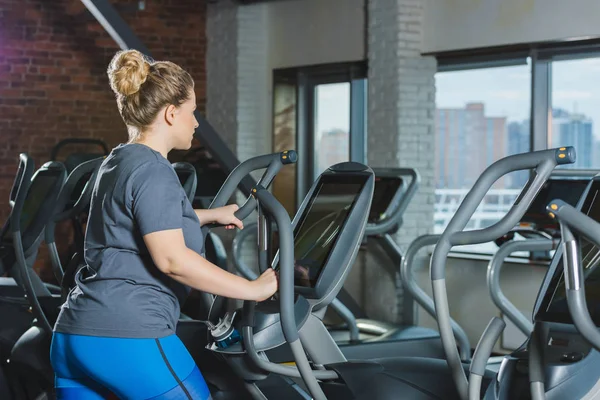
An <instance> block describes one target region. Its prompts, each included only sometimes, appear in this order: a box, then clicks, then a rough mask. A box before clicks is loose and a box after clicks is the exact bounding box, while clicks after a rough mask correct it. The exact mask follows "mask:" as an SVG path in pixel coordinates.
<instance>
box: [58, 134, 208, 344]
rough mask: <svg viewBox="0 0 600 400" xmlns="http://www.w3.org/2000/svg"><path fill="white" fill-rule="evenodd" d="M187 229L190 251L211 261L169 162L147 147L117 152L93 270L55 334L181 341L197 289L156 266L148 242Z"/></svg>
mask: <svg viewBox="0 0 600 400" xmlns="http://www.w3.org/2000/svg"><path fill="white" fill-rule="evenodd" d="M179 228H181V229H182V230H183V234H184V238H185V244H186V245H187V247H188V248H190V249H192V250H194V251H195V252H197V253H198V254H201V255H203V247H204V240H203V237H202V231H201V229H200V222H199V221H198V217H197V216H196V214H195V212H194V210H193V208H192V206H191V204H190V202H189V201H188V199H187V196H186V194H185V191H184V190H183V187H182V186H181V184H180V182H179V179H178V177H177V174H176V173H175V171H174V169H173V167H172V166H171V164H170V163H169V161H168V160H167V159H165V158H164V157H163V156H162V155H161V154H160V153H158V152H156V151H154V150H152V149H151V148H150V147H148V146H145V145H142V144H125V145H119V146H118V147H116V148H115V149H113V151H112V152H111V154H110V155H109V156H108V157H107V158H106V160H104V162H103V163H102V166H101V167H100V171H99V173H98V177H97V179H96V182H95V185H94V191H93V194H92V200H91V205H90V214H89V218H88V223H87V230H86V235H85V253H84V255H85V262H86V266H85V267H84V268H82V269H81V270H80V271H79V272H78V273H77V275H76V277H75V281H76V283H77V286H76V287H75V288H74V289H73V290H71V292H70V293H69V296H68V298H67V301H66V302H65V303H64V304H63V306H62V308H61V311H60V315H59V317H58V320H57V322H56V325H55V330H56V331H57V332H63V333H71V334H78V335H92V336H108V337H121V338H159V337H164V336H167V335H170V334H173V333H174V332H175V328H176V325H177V320H178V319H179V313H180V304H183V302H184V300H185V298H186V296H187V294H188V293H189V288H188V287H186V286H185V285H183V284H181V283H179V282H177V281H175V280H174V279H172V278H170V277H168V276H167V275H166V274H164V273H162V272H161V271H160V270H159V269H158V268H157V267H156V266H155V265H154V263H153V261H152V258H151V257H150V254H149V252H148V248H147V247H146V245H145V244H144V240H143V236H144V235H146V234H148V233H152V232H157V231H162V230H167V229H179Z"/></svg>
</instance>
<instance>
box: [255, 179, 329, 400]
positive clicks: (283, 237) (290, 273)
mask: <svg viewBox="0 0 600 400" xmlns="http://www.w3.org/2000/svg"><path fill="white" fill-rule="evenodd" d="M253 192H254V193H255V196H256V197H257V198H258V201H259V202H260V204H261V207H262V208H264V210H266V211H267V212H268V213H269V214H270V215H271V216H272V217H273V218H274V219H275V223H276V224H277V228H278V229H279V265H280V269H279V302H280V315H281V327H282V330H283V335H284V337H285V340H286V341H287V343H288V344H289V345H290V348H291V349H292V352H293V354H294V359H295V361H296V365H297V366H298V370H299V371H300V375H301V376H302V379H303V380H304V383H306V385H307V387H308V388H309V391H310V393H311V395H312V396H313V397H314V398H315V399H325V398H326V397H325V394H324V393H323V391H322V389H321V387H320V386H319V383H318V382H317V379H316V378H315V375H314V374H313V372H312V369H311V368H310V364H309V363H308V358H307V357H306V353H305V351H304V349H303V348H302V343H301V341H300V336H299V333H298V328H297V326H296V320H295V317H294V315H295V312H294V232H293V230H292V221H291V220H290V216H289V215H288V213H287V211H286V209H285V208H284V207H283V206H282V205H281V203H279V202H278V201H277V200H276V199H275V197H274V196H273V195H272V194H271V193H269V192H268V191H267V190H266V189H265V188H263V187H262V186H257V187H256V188H255V189H253Z"/></svg>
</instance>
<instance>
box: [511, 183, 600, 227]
mask: <svg viewBox="0 0 600 400" xmlns="http://www.w3.org/2000/svg"><path fill="white" fill-rule="evenodd" d="M589 182H590V180H589V179H550V180H548V181H547V182H546V183H545V184H544V186H542V188H541V189H540V192H539V193H538V195H537V196H536V197H535V199H534V200H533V202H532V203H531V206H529V209H528V210H527V212H526V213H525V215H523V218H522V219H521V223H528V224H533V225H534V227H535V229H537V230H545V231H547V230H553V231H558V229H559V226H558V223H557V222H556V220H555V219H553V218H550V216H549V215H548V213H547V212H546V206H547V205H548V203H549V202H551V201H552V200H554V199H561V200H562V201H564V202H565V203H567V204H570V205H571V206H573V207H575V206H576V205H577V202H578V201H579V199H580V198H581V195H582V194H583V191H584V190H585V188H586V187H587V185H588V184H589Z"/></svg>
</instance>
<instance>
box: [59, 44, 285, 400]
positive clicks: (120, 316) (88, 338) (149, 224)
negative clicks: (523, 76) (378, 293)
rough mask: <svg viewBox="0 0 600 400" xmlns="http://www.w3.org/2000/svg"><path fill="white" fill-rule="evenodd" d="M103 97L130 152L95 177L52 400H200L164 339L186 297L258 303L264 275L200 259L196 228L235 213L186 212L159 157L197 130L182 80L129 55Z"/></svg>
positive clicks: (181, 360) (175, 341) (113, 71)
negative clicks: (110, 95)
mask: <svg viewBox="0 0 600 400" xmlns="http://www.w3.org/2000/svg"><path fill="white" fill-rule="evenodd" d="M108 76H109V79H110V85H111V88H112V90H113V91H114V92H115V94H116V97H117V105H118V108H119V112H120V113H121V116H122V118H123V121H124V122H125V124H126V125H127V129H128V133H129V142H128V143H127V144H122V145H119V146H117V147H116V148H115V149H113V151H112V152H111V154H110V155H109V156H108V157H107V158H106V160H105V161H104V162H103V164H102V166H101V167H100V171H99V173H98V178H97V180H96V182H95V186H94V192H93V196H92V202H91V206H90V214H89V218H88V226H87V231H86V238H85V261H86V267H84V268H83V269H82V270H81V271H80V272H79V273H78V274H77V276H76V283H77V286H76V287H75V288H74V289H73V290H72V291H71V293H70V294H69V296H68V299H67V301H66V302H65V304H64V305H63V306H62V308H61V312H60V315H59V317H58V320H57V322H56V325H55V328H54V330H55V333H54V337H53V342H52V348H51V352H50V353H51V360H52V364H53V367H54V370H55V374H56V381H55V385H56V389H57V396H58V398H59V399H75V398H76V399H84V400H87V399H99V398H105V397H107V396H111V394H112V395H116V396H118V397H120V398H125V399H160V398H165V399H171V398H173V399H175V398H177V399H179V398H182V399H207V398H210V393H209V391H208V388H207V386H206V383H205V381H204V379H203V378H202V375H201V374H200V371H199V370H198V368H197V367H196V365H195V364H194V361H193V359H192V357H191V356H190V354H189V353H188V352H187V350H186V348H185V347H184V345H183V344H182V342H181V341H180V340H179V338H178V337H177V336H176V334H175V328H176V325H177V320H178V317H179V310H180V304H182V303H183V301H184V299H185V297H186V295H187V294H188V292H189V288H188V287H191V288H194V289H197V290H201V291H205V292H210V293H213V294H215V295H219V296H226V297H231V298H237V299H241V300H255V301H261V300H264V299H267V298H269V297H271V296H272V295H273V294H274V293H275V291H276V290H277V279H276V276H275V273H274V272H273V270H272V269H269V270H268V271H267V272H265V273H264V274H262V275H261V276H260V277H259V278H258V279H257V280H255V281H248V280H246V279H243V278H241V277H238V276H237V275H234V274H230V273H229V272H227V271H224V270H222V269H221V268H219V267H217V266H215V265H213V264H211V263H210V262H208V261H207V260H206V259H204V258H203V257H202V254H203V242H204V240H203V238H202V233H201V229H200V227H201V225H203V224H207V223H218V224H222V225H226V226H227V227H228V228H229V229H232V228H235V227H238V228H240V229H242V228H243V226H242V222H241V221H240V220H238V219H237V218H236V217H235V216H234V212H235V211H236V210H237V209H238V207H237V206H235V205H232V206H226V207H222V208H218V209H212V210H194V209H193V208H192V206H191V205H190V203H189V201H188V199H187V196H186V195H185V192H184V190H183V188H182V187H181V184H180V183H179V180H178V178H177V175H176V173H175V171H174V170H173V168H172V167H171V164H170V163H169V161H168V160H167V154H168V153H169V151H171V150H172V149H180V150H185V149H189V148H190V146H191V142H192V138H193V134H194V130H195V128H196V127H197V126H198V121H196V118H195V116H194V109H195V108H196V97H195V94H194V82H193V80H192V78H191V76H190V75H189V74H188V73H187V72H185V71H184V70H183V69H181V68H180V67H179V66H177V65H175V64H173V63H171V62H164V61H160V62H150V61H148V60H146V59H145V58H144V57H143V55H142V54H141V53H139V52H137V51H135V50H128V51H122V52H119V53H117V54H116V55H115V57H114V58H113V60H112V62H111V63H110V66H109V68H108Z"/></svg>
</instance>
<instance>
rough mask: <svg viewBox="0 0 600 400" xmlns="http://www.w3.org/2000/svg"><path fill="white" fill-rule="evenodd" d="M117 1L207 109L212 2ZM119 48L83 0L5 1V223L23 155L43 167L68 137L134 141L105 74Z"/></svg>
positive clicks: (1, 180)
mask: <svg viewBox="0 0 600 400" xmlns="http://www.w3.org/2000/svg"><path fill="white" fill-rule="evenodd" d="M112 3H113V4H114V5H115V7H116V8H117V10H118V11H119V12H120V14H121V16H122V17H123V19H124V20H125V21H126V22H127V23H128V24H129V25H130V27H131V28H132V30H133V31H134V32H135V33H136V34H137V35H138V36H139V37H140V39H141V40H142V41H143V42H144V43H145V44H146V46H147V47H148V48H149V49H150V51H151V52H152V55H153V56H154V58H155V59H159V60H160V59H168V60H170V61H173V62H176V63H178V64H180V65H181V66H182V67H183V68H185V69H186V70H187V71H189V72H190V73H191V74H192V77H193V78H194V79H195V81H196V96H197V99H198V108H199V109H200V110H201V111H203V110H204V108H205V103H206V84H205V81H206V74H205V56H206V35H205V20H206V16H205V15H206V5H205V2H198V1H194V0H153V1H148V2H146V8H145V10H143V11H139V10H137V4H138V2H137V1H132V0H117V1H113V2H112ZM117 50H118V48H117V46H116V44H115V43H114V41H113V40H112V39H111V38H110V36H109V35H108V34H107V33H106V32H105V30H104V29H103V28H102V27H101V26H100V25H99V24H98V23H97V22H96V20H95V19H94V18H93V17H92V16H91V14H90V13H89V12H88V11H87V9H86V8H85V7H84V6H83V3H82V2H81V1H79V0H53V1H46V0H0V138H1V139H2V142H1V143H2V144H0V220H1V221H3V220H4V219H5V218H6V216H7V213H8V206H7V203H8V195H9V190H10V186H11V185H12V182H13V179H14V173H15V171H16V165H17V161H18V154H19V153H20V152H28V153H29V154H30V156H32V157H33V159H34V160H35V162H36V167H39V166H41V165H42V164H43V163H44V162H46V161H48V160H49V156H50V151H51V148H52V146H54V144H56V143H57V142H58V141H59V140H61V139H64V138H69V137H86V138H98V139H102V140H104V141H106V142H107V144H108V145H109V146H110V147H113V146H115V145H116V144H118V143H121V142H124V141H126V140H127V132H126V130H125V126H124V124H123V122H122V120H121V118H120V116H119V113H118V111H117V107H116V102H115V99H114V95H113V94H112V92H111V90H110V87H109V85H108V77H107V76H106V67H107V66H108V63H109V61H110V59H111V57H112V56H113V55H114V53H115V52H116V51H117ZM67 151H68V149H67ZM42 258H43V260H41V261H40V264H41V265H48V264H49V261H46V260H47V259H46V257H42Z"/></svg>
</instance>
